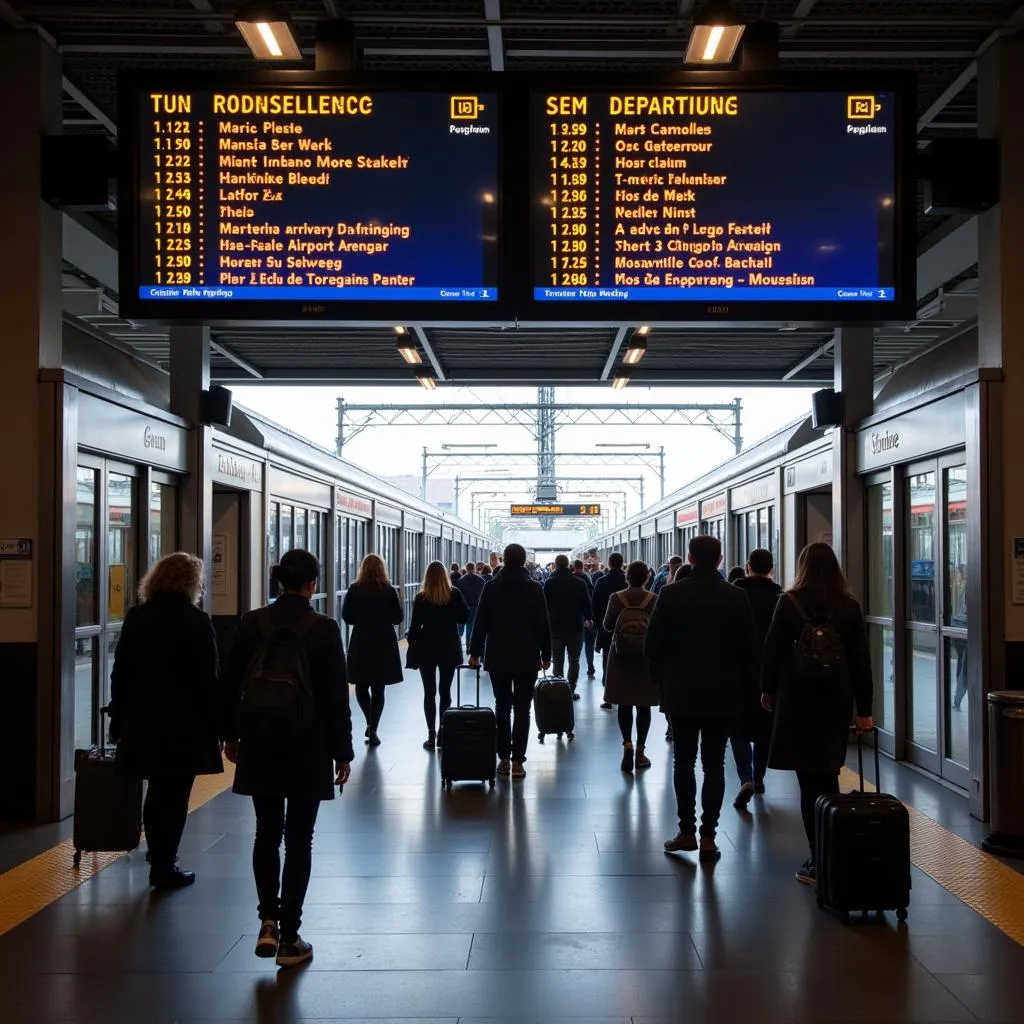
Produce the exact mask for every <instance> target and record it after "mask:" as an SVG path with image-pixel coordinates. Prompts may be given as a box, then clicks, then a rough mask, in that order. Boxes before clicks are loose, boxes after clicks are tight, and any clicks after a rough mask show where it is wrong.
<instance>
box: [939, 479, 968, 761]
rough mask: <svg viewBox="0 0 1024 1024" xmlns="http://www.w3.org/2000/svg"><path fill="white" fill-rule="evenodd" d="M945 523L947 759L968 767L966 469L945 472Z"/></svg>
mask: <svg viewBox="0 0 1024 1024" xmlns="http://www.w3.org/2000/svg"><path fill="white" fill-rule="evenodd" d="M944 477H945V480H944V484H945V486H944V491H945V506H946V508H945V522H944V524H943V527H944V536H943V550H944V558H943V581H942V587H943V598H944V605H945V608H944V615H943V622H944V628H943V634H944V651H945V656H944V659H943V663H944V669H945V672H944V677H945V684H944V687H943V689H944V700H943V703H944V704H945V706H946V709H947V710H946V720H947V722H948V725H949V727H948V729H947V730H946V742H945V746H944V754H945V756H946V757H947V758H948V759H949V760H951V761H953V762H955V763H956V764H958V765H961V766H963V767H964V768H967V766H968V737H969V736H970V729H971V717H970V716H971V702H970V700H969V699H968V686H967V627H968V622H967V569H968V561H967V467H966V466H953V467H951V468H949V469H947V470H945V472H944Z"/></svg>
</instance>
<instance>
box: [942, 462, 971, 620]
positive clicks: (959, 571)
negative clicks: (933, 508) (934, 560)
mask: <svg viewBox="0 0 1024 1024" xmlns="http://www.w3.org/2000/svg"><path fill="white" fill-rule="evenodd" d="M945 586H946V624H947V625H949V626H956V627H958V628H960V629H966V628H967V467H966V466H956V467H954V468H953V469H947V470H946V580H945Z"/></svg>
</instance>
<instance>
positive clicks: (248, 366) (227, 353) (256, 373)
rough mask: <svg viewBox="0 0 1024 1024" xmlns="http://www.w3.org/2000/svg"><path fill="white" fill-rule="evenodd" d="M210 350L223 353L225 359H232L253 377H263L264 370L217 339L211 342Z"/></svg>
mask: <svg viewBox="0 0 1024 1024" xmlns="http://www.w3.org/2000/svg"><path fill="white" fill-rule="evenodd" d="M210 351H211V352H217V353H218V354H219V355H222V356H223V357H224V358H225V359H228V360H230V361H231V362H232V363H234V364H235V366H237V367H239V369H242V370H245V372H246V373H249V374H251V375H252V376H253V377H255V378H256V380H262V379H263V371H262V370H258V369H257V368H256V367H255V366H253V365H252V363H250V362H247V361H246V360H244V359H243V358H242V357H241V356H238V355H235V353H234V352H232V351H231V349H229V348H225V347H224V346H223V345H220V344H218V343H217V342H216V341H211V342H210Z"/></svg>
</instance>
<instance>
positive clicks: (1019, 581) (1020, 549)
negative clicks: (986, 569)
mask: <svg viewBox="0 0 1024 1024" xmlns="http://www.w3.org/2000/svg"><path fill="white" fill-rule="evenodd" d="M1010 579H1011V580H1012V581H1013V598H1012V601H1013V603H1014V604H1024V537H1014V538H1013V562H1012V563H1011V565H1010Z"/></svg>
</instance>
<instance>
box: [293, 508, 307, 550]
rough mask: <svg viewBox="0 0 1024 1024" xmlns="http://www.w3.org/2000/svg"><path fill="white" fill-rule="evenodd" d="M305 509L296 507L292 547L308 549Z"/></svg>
mask: <svg viewBox="0 0 1024 1024" xmlns="http://www.w3.org/2000/svg"><path fill="white" fill-rule="evenodd" d="M306 518H307V515H306V510H305V509H304V508H297V509H296V510H295V523H294V529H295V544H294V545H293V546H294V547H297V548H303V549H305V550H307V551H308V550H310V549H309V547H308V540H307V535H306Z"/></svg>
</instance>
